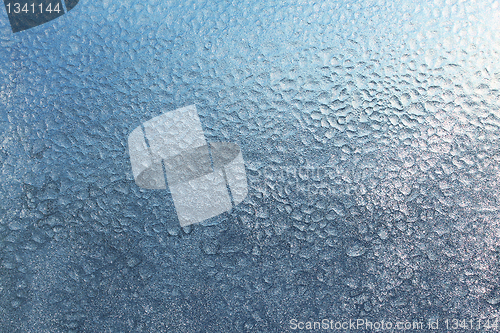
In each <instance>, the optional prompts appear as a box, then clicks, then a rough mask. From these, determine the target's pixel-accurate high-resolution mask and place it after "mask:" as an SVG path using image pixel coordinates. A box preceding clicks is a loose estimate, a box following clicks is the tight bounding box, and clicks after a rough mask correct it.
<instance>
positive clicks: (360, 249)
mask: <svg viewBox="0 0 500 333" xmlns="http://www.w3.org/2000/svg"><path fill="white" fill-rule="evenodd" d="M365 252H366V248H365V247H364V246H363V245H360V244H354V245H353V246H351V247H350V248H348V249H347V255H348V256H349V257H359V256H361V255H363V254H364V253H365Z"/></svg>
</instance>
